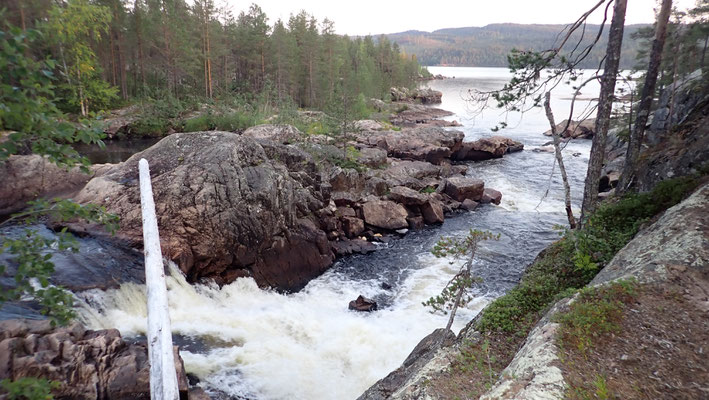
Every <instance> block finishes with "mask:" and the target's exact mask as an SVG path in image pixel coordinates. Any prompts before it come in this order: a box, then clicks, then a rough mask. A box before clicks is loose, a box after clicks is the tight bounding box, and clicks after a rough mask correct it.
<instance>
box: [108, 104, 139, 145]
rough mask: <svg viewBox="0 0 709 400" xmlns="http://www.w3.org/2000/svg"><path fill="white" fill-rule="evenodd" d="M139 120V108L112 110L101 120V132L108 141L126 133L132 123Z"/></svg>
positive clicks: (136, 106)
mask: <svg viewBox="0 0 709 400" xmlns="http://www.w3.org/2000/svg"><path fill="white" fill-rule="evenodd" d="M139 118H140V106H139V105H132V106H128V107H124V108H120V109H118V110H113V111H111V112H110V113H108V114H107V115H106V116H105V117H104V118H103V124H104V128H103V132H104V133H105V134H106V136H107V137H108V138H109V139H113V138H115V137H116V136H119V135H121V134H125V133H128V131H129V130H130V127H131V125H132V124H133V123H135V122H136V121H138V119H139Z"/></svg>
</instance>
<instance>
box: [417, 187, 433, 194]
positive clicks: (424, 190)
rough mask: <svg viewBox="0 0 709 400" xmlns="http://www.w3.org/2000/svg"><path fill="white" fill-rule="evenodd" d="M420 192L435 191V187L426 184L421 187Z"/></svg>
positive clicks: (428, 192)
mask: <svg viewBox="0 0 709 400" xmlns="http://www.w3.org/2000/svg"><path fill="white" fill-rule="evenodd" d="M420 192H421V193H426V194H431V193H436V188H434V187H433V186H426V187H425V188H423V189H421V190H420Z"/></svg>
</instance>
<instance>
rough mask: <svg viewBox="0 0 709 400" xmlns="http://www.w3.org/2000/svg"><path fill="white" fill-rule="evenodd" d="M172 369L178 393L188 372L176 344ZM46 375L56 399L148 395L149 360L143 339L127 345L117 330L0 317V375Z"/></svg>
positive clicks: (183, 392) (184, 389) (93, 399)
mask: <svg viewBox="0 0 709 400" xmlns="http://www.w3.org/2000/svg"><path fill="white" fill-rule="evenodd" d="M175 355H176V357H175V368H176V370H177V381H178V386H179V389H180V392H181V393H180V394H181V396H182V398H186V396H187V390H188V388H187V386H188V383H187V377H186V374H185V369H184V366H183V363H182V359H181V358H180V356H179V354H178V352H177V348H175ZM24 377H35V378H45V379H49V380H53V381H56V382H58V383H59V385H60V386H59V387H58V388H57V389H54V390H53V395H54V396H55V398H68V399H86V400H104V399H148V398H150V379H149V378H150V364H149V363H148V349H147V347H146V346H145V345H144V344H129V343H126V342H125V341H124V340H123V339H122V338H121V334H120V333H119V332H118V330H116V329H108V330H100V331H91V330H86V329H84V328H83V327H82V326H81V325H79V324H76V323H75V324H73V325H71V326H69V327H66V328H52V326H51V325H50V323H49V321H48V320H6V321H1V322H0V380H2V379H10V380H17V379H19V378H24Z"/></svg>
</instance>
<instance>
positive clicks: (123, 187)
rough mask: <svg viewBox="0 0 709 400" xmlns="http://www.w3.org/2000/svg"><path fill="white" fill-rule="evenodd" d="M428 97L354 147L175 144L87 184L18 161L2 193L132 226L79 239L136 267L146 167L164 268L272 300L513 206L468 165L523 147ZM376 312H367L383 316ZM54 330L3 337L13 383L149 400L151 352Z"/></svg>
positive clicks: (267, 140) (253, 135)
mask: <svg viewBox="0 0 709 400" xmlns="http://www.w3.org/2000/svg"><path fill="white" fill-rule="evenodd" d="M407 96H411V95H410V94H409V95H407ZM421 96H430V98H431V99H432V100H431V101H436V99H438V101H440V93H438V94H436V93H428V92H423V93H418V94H415V95H414V97H407V98H406V99H405V100H404V102H393V103H385V105H384V107H386V110H389V111H387V112H391V120H392V121H394V122H395V125H393V126H392V125H391V124H389V123H383V122H380V121H373V120H362V121H358V122H357V123H356V124H355V125H356V127H357V128H356V129H354V131H353V132H348V133H347V135H346V136H345V139H346V140H345V142H344V143H343V142H342V138H332V137H329V136H325V135H309V134H305V133H303V132H301V131H299V130H298V129H297V128H295V127H293V126H289V125H259V126H255V127H252V128H250V129H247V130H246V131H244V132H241V133H235V132H219V131H209V132H193V133H175V134H171V135H169V136H167V137H165V138H164V139H162V140H161V141H160V142H158V143H157V144H155V145H153V146H152V147H150V148H148V149H146V150H144V151H142V152H140V153H137V154H135V155H133V156H132V157H130V158H129V159H128V160H127V161H125V162H122V163H119V164H102V165H94V166H92V167H91V171H90V174H88V175H87V174H83V173H81V172H79V171H65V170H61V169H57V168H52V167H51V166H50V165H47V163H46V162H43V160H41V159H39V160H37V159H36V158H37V157H36V156H13V157H12V158H11V160H10V162H9V163H6V164H5V166H4V168H3V169H0V179H1V180H3V182H8V183H9V184H8V185H3V187H2V189H0V198H2V199H3V201H4V203H2V207H3V208H2V209H3V210H5V211H6V212H12V211H17V210H20V209H22V207H24V206H25V204H26V202H27V201H28V200H32V199H35V198H38V197H46V196H50V195H52V196H54V195H61V196H63V197H70V198H73V199H75V200H77V201H79V202H81V203H89V202H91V203H94V204H99V205H102V206H104V207H105V208H106V209H107V211H109V212H111V213H115V214H117V215H118V216H119V217H120V218H121V226H120V230H119V231H118V233H117V235H116V236H115V237H106V236H105V234H103V233H102V231H101V229H100V227H97V226H92V225H87V224H85V223H83V222H81V221H74V222H72V223H69V224H67V225H66V226H67V227H68V228H69V229H70V231H72V232H74V233H76V234H78V235H81V236H83V237H95V238H98V239H100V240H101V241H103V242H105V243H109V244H110V245H109V246H110V248H111V249H112V250H111V251H112V252H114V253H115V252H118V253H120V250H116V249H118V248H124V247H125V248H126V251H127V252H128V253H126V254H129V253H130V251H131V250H130V249H131V248H132V249H140V248H141V247H142V225H141V211H140V195H139V188H138V180H137V177H138V173H137V163H138V160H140V159H141V158H146V159H148V160H149V162H150V166H151V177H152V181H153V190H154V196H155V203H156V209H157V214H158V220H159V221H158V223H159V227H160V233H161V241H162V249H163V252H164V255H165V257H167V258H168V259H170V260H173V261H174V262H175V263H176V264H177V265H178V266H179V267H180V269H181V270H182V272H183V273H184V274H185V275H186V277H187V279H188V280H189V281H191V282H198V281H202V280H204V279H209V280H214V281H215V282H217V283H218V284H220V285H223V284H227V283H230V282H232V281H234V280H235V279H237V278H239V277H247V276H248V277H252V278H253V279H254V280H255V281H256V282H257V283H258V284H259V285H260V286H262V287H271V288H275V289H277V290H280V291H286V292H288V291H297V290H299V289H301V288H302V287H303V286H304V285H305V284H307V282H309V281H310V280H311V279H313V278H315V277H317V276H318V275H320V274H322V273H323V272H324V271H325V270H327V269H328V268H329V267H330V266H331V265H332V263H333V262H334V260H335V259H336V258H337V257H340V256H344V255H348V254H353V253H366V252H371V251H374V250H375V249H376V248H377V246H375V243H376V242H382V241H384V242H385V241H388V240H389V238H390V237H391V236H392V235H397V236H398V235H405V234H406V233H407V232H409V231H411V230H418V229H422V228H423V227H424V226H426V225H435V224H440V223H442V222H443V221H444V220H445V218H446V217H447V216H449V215H452V214H454V213H456V212H466V211H470V210H474V209H475V208H476V207H478V206H479V204H487V203H491V204H499V203H500V201H501V198H502V196H503V194H502V193H500V192H499V191H496V190H494V189H492V188H488V187H486V186H485V182H484V176H468V175H467V173H468V168H467V166H466V165H465V162H468V161H481V160H487V159H493V158H500V157H503V156H504V155H506V154H507V153H511V152H516V151H521V150H522V149H523V146H522V144H521V143H519V142H515V141H513V140H510V139H507V138H503V137H490V138H485V139H481V140H478V141H475V142H464V140H463V139H464V135H463V133H462V132H460V131H456V130H448V129H445V128H443V126H446V125H455V124H454V123H452V122H447V121H445V122H444V121H443V120H440V119H439V118H441V117H444V116H447V115H449V113H447V112H446V111H443V110H440V109H436V108H433V107H430V106H424V105H422V104H421V102H422V100H421V99H420V98H421ZM394 110H400V111H399V112H396V111H394ZM343 161H346V162H344V163H343ZM338 164H339V165H338ZM27 177H32V179H28V178H27ZM48 182H54V183H55V184H47V183H48ZM18 188H22V190H19V189H18ZM48 224H49V226H51V227H52V228H53V229H57V228H59V227H57V226H55V224H53V223H51V222H49V223H48ZM135 253H136V254H137V252H135ZM112 254H113V253H112ZM130 254H133V253H130ZM126 257H127V258H130V260H131V265H132V264H134V263H135V260H134V259H133V256H132V255H127V256H126ZM136 257H137V255H136ZM136 260H137V258H136ZM69 261H70V262H71V260H69ZM85 261H86V260H85ZM85 261H82V263H83V262H85ZM104 261H105V260H104ZM93 263H95V264H97V265H96V267H95V268H93V267H90V268H93V270H100V269H101V268H102V267H101V265H100V264H102V261H101V260H94V261H93ZM105 268H114V267H111V266H109V265H106V266H105ZM105 268H104V269H105ZM130 268H131V271H133V270H134V269H135V270H136V271H137V270H138V269H139V268H137V267H136V268H133V266H131V267H130ZM124 272H125V271H124ZM124 272H122V273H121V274H114V273H112V272H111V273H106V274H103V275H101V274H97V275H96V276H98V277H99V278H97V279H98V280H97V281H96V284H95V285H92V283H90V282H89V283H87V282H82V283H81V284H80V285H78V286H76V287H77V288H78V290H82V288H84V289H86V288H93V287H96V288H107V287H109V286H113V285H115V284H120V280H121V279H123V278H122V277H124V275H125V276H127V277H129V278H127V280H130V281H132V280H135V278H134V277H133V274H132V272H130V273H127V274H126V273H124ZM72 273H79V272H78V270H77V271H74V272H72ZM92 274H93V273H92ZM92 274H91V275H90V276H93V275H92ZM99 275H100V276H99ZM88 279H91V278H88ZM116 279H117V280H118V281H116ZM69 280H71V279H69ZM56 282H57V283H60V284H66V283H67V279H64V278H57V279H56ZM355 306H357V304H355ZM365 306H366V307H365ZM365 306H360V307H359V309H365V308H366V309H367V310H370V309H373V307H376V306H370V305H368V304H365ZM355 308H357V307H355ZM47 325H48V322H46V321H39V322H32V321H29V322H28V321H20V320H10V321H6V322H3V323H2V324H0V349H3V351H2V357H3V358H2V359H0V378H5V377H7V378H10V379H17V378H19V377H23V376H44V377H48V378H50V379H56V380H60V381H65V385H63V386H62V387H61V388H60V389H59V391H58V392H57V393H59V394H61V395H62V396H66V397H71V398H97V399H102V398H128V397H130V398H143V397H145V396H147V390H148V389H147V352H146V350H145V346H144V345H140V344H129V343H126V342H124V341H123V340H122V339H121V338H120V334H119V333H118V331H115V330H109V331H96V332H94V331H87V330H85V329H84V328H82V327H81V326H79V325H73V326H71V327H69V328H49V327H47ZM77 357H78V359H77ZM178 360H179V358H178ZM181 368H182V367H181V362H180V365H179V366H178V371H182V369H181ZM63 376H71V377H72V378H71V379H69V380H64V379H60V378H61V377H63ZM180 376H181V378H180V379H181V381H180V382H181V389H182V390H186V387H187V384H186V381H185V379H184V373H183V372H180ZM128 381H134V382H137V384H136V385H129V384H127V383H126V382H128ZM127 388H130V390H129V389H127ZM126 390H128V391H129V392H130V393H129V392H126ZM198 395H199V394H198V393H193V394H191V396H193V397H195V396H198Z"/></svg>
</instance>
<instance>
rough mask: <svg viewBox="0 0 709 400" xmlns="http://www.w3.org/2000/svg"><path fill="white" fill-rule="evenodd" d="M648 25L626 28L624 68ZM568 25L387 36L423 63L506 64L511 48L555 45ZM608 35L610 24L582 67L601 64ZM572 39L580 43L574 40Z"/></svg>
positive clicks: (589, 35) (592, 32)
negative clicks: (640, 31)
mask: <svg viewBox="0 0 709 400" xmlns="http://www.w3.org/2000/svg"><path fill="white" fill-rule="evenodd" d="M645 26H648V25H628V26H626V27H625V39H624V40H623V57H622V60H621V68H624V69H627V68H631V67H632V66H633V65H634V64H635V55H636V53H637V49H638V42H637V41H635V40H632V39H631V38H630V35H631V34H632V33H633V32H635V31H637V30H638V29H640V28H642V27H645ZM564 27H565V25H522V24H492V25H487V26H484V27H468V28H450V29H439V30H437V31H433V32H422V31H406V32H401V33H393V34H388V35H387V36H388V37H389V39H390V40H392V41H394V42H396V43H398V44H399V46H401V48H402V49H403V50H404V51H406V52H407V53H409V54H416V56H417V58H418V61H419V62H420V63H421V64H423V65H458V66H476V67H506V66H507V54H508V53H509V52H510V50H512V49H519V50H544V49H548V48H551V47H552V46H554V43H555V41H556V40H557V36H558V35H559V32H561V31H562V29H564ZM598 28H599V26H598V25H588V26H587V27H586V33H585V35H584V41H583V44H588V43H590V42H591V41H592V39H593V38H594V37H595V36H596V34H597V32H598ZM607 36H608V26H606V28H605V29H604V32H603V36H602V38H601V40H600V42H599V43H598V44H597V45H596V46H595V48H594V50H593V51H592V52H591V54H589V56H588V58H587V60H586V61H585V62H584V63H583V65H581V67H582V68H597V67H598V65H599V63H600V62H601V60H602V59H603V55H604V54H605V51H606V38H607ZM578 37H579V36H576V38H578ZM569 42H570V43H574V44H575V43H576V41H574V40H571V41H569ZM567 47H568V46H567ZM569 49H570V48H569Z"/></svg>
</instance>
